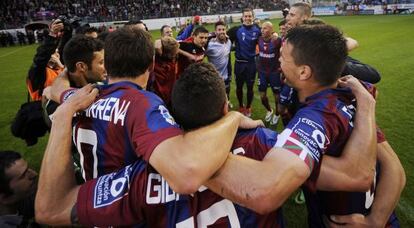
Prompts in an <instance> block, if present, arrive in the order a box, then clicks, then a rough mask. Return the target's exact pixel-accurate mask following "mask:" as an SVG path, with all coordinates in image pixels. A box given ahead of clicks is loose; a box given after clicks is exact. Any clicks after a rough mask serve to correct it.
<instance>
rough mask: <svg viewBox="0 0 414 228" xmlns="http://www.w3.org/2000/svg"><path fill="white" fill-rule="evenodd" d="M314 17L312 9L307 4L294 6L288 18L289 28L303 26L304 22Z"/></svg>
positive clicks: (298, 3)
mask: <svg viewBox="0 0 414 228" xmlns="http://www.w3.org/2000/svg"><path fill="white" fill-rule="evenodd" d="M311 17H312V7H311V6H310V5H309V4H308V3H305V2H297V3H295V4H293V5H292V6H291V7H290V9H289V13H288V15H287V16H286V21H287V25H288V28H293V27H296V26H298V25H301V24H303V21H305V20H308V19H309V18H311Z"/></svg>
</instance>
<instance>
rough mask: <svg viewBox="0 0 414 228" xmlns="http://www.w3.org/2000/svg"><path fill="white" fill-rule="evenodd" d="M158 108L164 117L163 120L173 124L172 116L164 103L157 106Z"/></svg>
mask: <svg viewBox="0 0 414 228" xmlns="http://www.w3.org/2000/svg"><path fill="white" fill-rule="evenodd" d="M158 110H160V113H161V115H162V117H164V119H165V121H167V122H168V123H169V124H171V125H175V120H174V118H173V117H172V116H171V114H170V112H169V111H168V109H167V108H166V107H165V106H164V105H160V106H158Z"/></svg>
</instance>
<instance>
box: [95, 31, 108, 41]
mask: <svg viewBox="0 0 414 228" xmlns="http://www.w3.org/2000/svg"><path fill="white" fill-rule="evenodd" d="M108 35H109V32H108V31H102V32H100V33H98V40H100V41H102V42H104V43H105V40H106V37H108Z"/></svg>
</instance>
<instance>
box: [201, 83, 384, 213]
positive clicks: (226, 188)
mask: <svg viewBox="0 0 414 228" xmlns="http://www.w3.org/2000/svg"><path fill="white" fill-rule="evenodd" d="M347 83H349V84H351V82H347ZM358 83H359V82H358ZM351 86H356V87H355V88H354V87H351ZM357 86H358V84H356V83H355V85H354V84H352V85H350V86H349V87H351V88H353V89H354V90H355V93H356V94H355V96H356V97H357V99H362V97H365V96H366V95H367V94H366V93H365V92H364V91H360V90H359V89H358V87H357ZM368 95H369V94H368ZM371 98H372V96H371ZM358 101H359V100H358ZM370 104H371V106H369V105H368V104H367V106H369V107H367V108H361V110H358V111H357V115H356V121H355V122H356V124H357V125H359V124H361V123H360V122H361V121H362V120H365V119H366V118H369V119H372V118H374V114H373V109H374V107H375V106H372V101H371V103H370ZM374 104H375V102H374ZM358 113H359V114H358ZM369 113H371V114H370V115H367V114H369ZM367 116H369V117H367ZM361 118H362V120H361ZM364 118H365V119H364ZM371 122H372V123H371V124H372V126H373V127H372V128H371V127H369V128H370V129H369V130H367V131H368V133H369V134H372V135H371V137H370V138H371V139H369V138H364V140H360V141H359V143H358V144H355V142H352V143H354V144H355V145H358V146H361V145H359V144H364V145H362V146H365V148H368V147H370V146H372V145H375V144H376V140H374V139H375V128H374V127H375V125H374V124H373V122H374V121H371ZM363 124H364V123H363ZM370 126H371V125H370ZM365 128H366V126H365ZM371 131H372V132H371ZM355 133H358V131H353V132H352V134H351V139H352V138H353V137H355V136H352V135H354V134H355ZM362 133H364V131H363V132H362ZM364 134H365V133H364ZM355 138H357V137H355ZM372 138H373V139H372ZM352 140H357V139H352ZM372 141H374V142H372ZM358 152H359V151H358ZM371 153H374V152H372V151H371ZM375 156H376V155H375ZM375 156H374V157H375ZM373 160H374V163H373V164H375V158H374V159H373ZM364 164H365V165H366V164H367V163H364ZM373 166H374V165H373ZM372 172H373V171H372ZM309 175H310V169H309V166H308V165H307V164H306V163H305V162H304V161H303V160H302V159H301V158H299V157H298V156H296V155H295V154H293V153H291V152H290V151H288V150H286V149H284V148H280V147H275V148H273V149H272V150H271V151H270V152H269V153H268V154H267V156H266V157H265V158H264V159H263V161H261V162H260V161H252V160H250V159H247V158H244V157H239V156H234V155H229V158H228V160H227V161H226V163H225V164H224V166H223V167H222V168H221V169H220V171H219V172H218V173H217V175H215V177H214V178H212V179H210V180H209V182H208V184H207V186H208V187H209V188H210V189H211V190H213V191H214V192H216V193H217V194H220V195H221V196H223V197H225V198H228V199H230V200H232V201H234V202H236V203H239V204H241V205H244V206H246V207H248V208H251V209H253V210H255V211H256V212H259V213H266V212H269V211H272V210H274V209H276V208H278V207H280V206H281V205H282V203H283V202H284V201H285V200H286V199H287V198H288V197H289V195H290V194H291V193H292V192H293V191H294V190H296V189H297V188H298V187H299V186H300V185H301V184H302V183H303V182H304V181H305V180H306V179H307V178H308V177H309ZM263 176H266V178H263ZM372 176H373V173H372ZM371 180H372V177H371Z"/></svg>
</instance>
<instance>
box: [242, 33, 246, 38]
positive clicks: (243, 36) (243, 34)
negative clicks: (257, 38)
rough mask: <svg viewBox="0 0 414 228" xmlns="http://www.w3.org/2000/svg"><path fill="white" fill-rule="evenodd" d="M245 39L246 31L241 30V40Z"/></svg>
mask: <svg viewBox="0 0 414 228" xmlns="http://www.w3.org/2000/svg"><path fill="white" fill-rule="evenodd" d="M245 39H246V33H244V32H242V40H245Z"/></svg>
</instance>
